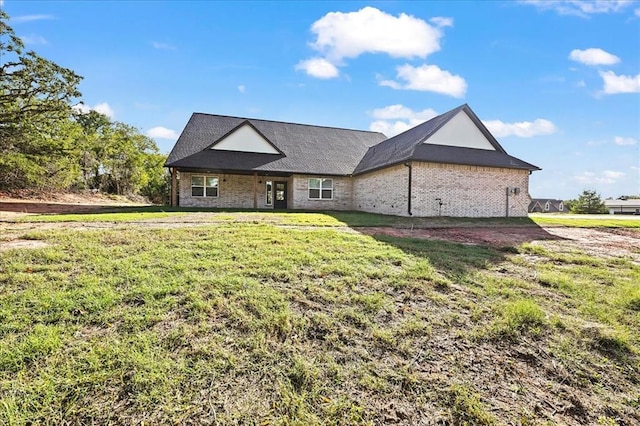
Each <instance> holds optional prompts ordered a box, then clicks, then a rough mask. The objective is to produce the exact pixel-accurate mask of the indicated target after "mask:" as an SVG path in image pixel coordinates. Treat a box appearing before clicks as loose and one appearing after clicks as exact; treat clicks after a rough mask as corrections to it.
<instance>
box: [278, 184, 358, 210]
mask: <svg viewBox="0 0 640 426" xmlns="http://www.w3.org/2000/svg"><path fill="white" fill-rule="evenodd" d="M309 178H330V179H333V199H332V200H310V199H309ZM292 181H293V185H291V186H290V187H289V193H290V195H291V196H292V203H290V204H289V208H293V209H299V210H353V209H354V208H353V204H352V193H353V179H352V178H350V177H336V176H308V175H293V177H292Z"/></svg>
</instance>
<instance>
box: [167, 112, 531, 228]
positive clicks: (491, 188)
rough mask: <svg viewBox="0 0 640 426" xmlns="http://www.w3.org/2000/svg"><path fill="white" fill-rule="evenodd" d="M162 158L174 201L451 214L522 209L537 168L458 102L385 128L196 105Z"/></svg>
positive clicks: (520, 211)
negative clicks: (410, 124)
mask: <svg viewBox="0 0 640 426" xmlns="http://www.w3.org/2000/svg"><path fill="white" fill-rule="evenodd" d="M165 166H166V167H169V170H170V172H171V176H172V179H171V180H172V194H171V195H172V197H171V201H172V205H177V204H178V201H179V204H180V205H181V206H185V207H186V206H190V207H212V208H254V209H302V210H357V211H365V212H373V213H382V214H390V215H398V216H439V215H442V216H459V217H498V216H526V215H527V207H528V206H529V203H530V200H531V198H530V197H529V191H528V188H529V175H530V174H531V172H532V171H534V170H540V169H539V168H538V167H536V166H534V165H532V164H529V163H526V162H524V161H522V160H519V159H517V158H515V157H512V156H510V155H509V154H507V153H506V151H505V150H504V149H503V148H502V147H501V146H500V144H499V143H498V141H497V140H496V139H495V138H494V137H493V136H492V135H491V133H490V132H489V131H488V130H487V128H486V127H485V126H484V125H483V124H482V122H481V121H480V120H479V119H478V117H477V116H476V115H475V114H474V113H473V111H472V110H471V108H469V106H468V105H466V104H465V105H462V106H460V107H458V108H455V109H453V110H451V111H449V112H447V113H444V114H442V115H439V116H437V117H435V118H433V119H431V120H429V121H427V122H425V123H422V124H420V125H418V126H416V127H414V128H412V129H409V130H407V131H406V132H404V133H401V134H399V135H397V136H394V137H392V138H387V137H386V136H385V135H383V134H382V133H376V132H368V131H360V130H347V129H338V128H331V127H321V126H311V125H306V124H294V123H283V122H277V121H268V120H257V119H247V118H239V117H228V116H220V115H210V114H200V113H194V114H193V115H192V116H191V118H190V119H189V122H188V123H187V125H186V127H185V129H184V130H183V131H182V134H181V135H180V137H179V138H178V141H177V142H176V144H175V146H174V147H173V149H172V151H171V153H170V154H169V157H168V158H167V161H166V164H165ZM178 175H179V176H180V179H179V180H178Z"/></svg>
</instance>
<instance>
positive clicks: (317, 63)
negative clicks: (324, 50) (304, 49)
mask: <svg viewBox="0 0 640 426" xmlns="http://www.w3.org/2000/svg"><path fill="white" fill-rule="evenodd" d="M295 69H296V71H299V70H303V71H305V72H306V73H307V74H309V75H310V76H312V77H316V78H323V79H328V78H334V77H337V76H338V75H339V74H340V71H338V68H336V66H335V65H333V64H332V63H331V62H329V61H327V60H326V59H324V58H311V59H307V60H305V61H300V62H298V64H297V65H296V67H295Z"/></svg>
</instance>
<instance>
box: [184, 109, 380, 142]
mask: <svg viewBox="0 0 640 426" xmlns="http://www.w3.org/2000/svg"><path fill="white" fill-rule="evenodd" d="M196 114H198V115H209V116H214V117H225V118H236V119H238V120H246V121H265V122H269V123H280V124H293V125H296V126H308V127H317V128H323V129H334V130H348V131H350V132H362V133H373V134H376V135H383V136H384V137H387V135H385V134H384V133H382V132H374V131H372V130H360V129H349V128H347V127H335V126H321V125H317V124H308V123H294V122H293V121H280V120H267V119H265V118H250V117H238V116H236V115H224V114H211V113H208V112H194V113H192V115H196ZM387 139H388V138H387Z"/></svg>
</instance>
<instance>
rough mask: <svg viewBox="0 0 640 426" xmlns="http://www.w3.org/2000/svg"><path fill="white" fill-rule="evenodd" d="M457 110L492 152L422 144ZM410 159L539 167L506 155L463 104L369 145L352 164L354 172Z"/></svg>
mask: <svg viewBox="0 0 640 426" xmlns="http://www.w3.org/2000/svg"><path fill="white" fill-rule="evenodd" d="M461 111H464V112H465V113H466V114H467V116H468V117H469V118H470V119H471V120H472V121H473V122H474V123H475V125H476V126H477V127H478V129H479V130H480V131H481V132H482V133H483V134H484V136H485V137H486V138H487V140H488V141H489V143H490V144H491V145H492V146H493V147H494V149H495V151H492V150H486V149H473V148H463V147H456V146H448V145H435V144H433V145H432V144H428V143H426V144H425V143H424V142H425V141H427V140H428V139H429V138H430V137H431V136H433V135H434V134H435V133H436V132H437V131H438V130H439V129H440V128H441V127H442V126H444V125H445V124H446V123H447V122H449V120H451V119H452V118H453V117H455V116H456V115H457V114H458V113H459V112H461ZM410 160H415V161H430V162H434V163H450V164H465V165H476V166H487V167H506V168H515V169H526V170H539V169H538V167H536V166H534V165H533V164H529V163H527V162H525V161H522V160H519V159H517V158H515V157H512V156H510V155H509V154H507V153H506V151H505V150H504V149H503V148H502V146H500V144H499V143H498V141H497V140H496V139H495V138H494V137H493V135H492V134H491V133H490V132H489V130H487V128H486V127H485V126H484V125H483V124H482V122H481V121H480V119H479V118H478V117H477V116H476V115H475V113H474V112H473V111H471V108H469V106H468V105H467V104H464V105H461V106H459V107H458V108H455V109H452V110H451V111H449V112H445V113H444V114H441V115H439V116H437V117H434V118H432V119H431V120H429V121H425V122H424V123H422V124H419V125H417V126H415V127H413V128H411V129H409V130H407V131H406V132H403V133H400V134H399V135H397V136H394V137H392V138H389V139H387V140H386V141H384V142H382V143H379V144H378V145H375V146H373V147H372V148H369V151H367V153H366V154H365V156H364V158H363V159H362V161H361V162H360V164H358V167H356V170H355V173H356V174H358V173H365V172H369V171H373V170H377V169H380V168H382V167H386V166H389V165H391V164H398V163H402V162H405V161H410Z"/></svg>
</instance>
